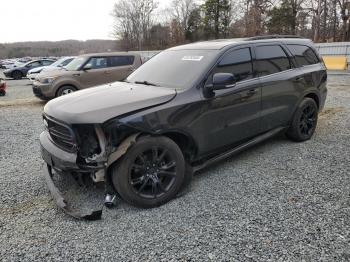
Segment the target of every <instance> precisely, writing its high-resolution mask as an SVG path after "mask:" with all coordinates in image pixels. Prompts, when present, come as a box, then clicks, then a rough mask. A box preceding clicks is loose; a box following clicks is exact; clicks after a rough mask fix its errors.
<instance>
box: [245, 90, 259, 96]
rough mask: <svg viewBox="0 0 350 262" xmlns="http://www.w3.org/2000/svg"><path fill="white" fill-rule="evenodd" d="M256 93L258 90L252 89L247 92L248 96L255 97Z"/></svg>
mask: <svg viewBox="0 0 350 262" xmlns="http://www.w3.org/2000/svg"><path fill="white" fill-rule="evenodd" d="M256 93H258V90H257V89H251V90H249V91H248V92H247V96H253V95H255V94H256Z"/></svg>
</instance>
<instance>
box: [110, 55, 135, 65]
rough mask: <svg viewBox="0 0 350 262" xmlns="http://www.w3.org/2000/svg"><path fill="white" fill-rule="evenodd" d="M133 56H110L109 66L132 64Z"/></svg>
mask: <svg viewBox="0 0 350 262" xmlns="http://www.w3.org/2000/svg"><path fill="white" fill-rule="evenodd" d="M134 59H135V57H134V56H111V57H110V58H109V61H110V66H111V67H116V66H127V65H132V64H134Z"/></svg>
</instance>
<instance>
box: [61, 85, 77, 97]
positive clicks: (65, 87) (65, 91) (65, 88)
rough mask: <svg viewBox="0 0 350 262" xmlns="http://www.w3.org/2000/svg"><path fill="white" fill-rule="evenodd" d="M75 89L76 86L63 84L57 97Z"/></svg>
mask: <svg viewBox="0 0 350 262" xmlns="http://www.w3.org/2000/svg"><path fill="white" fill-rule="evenodd" d="M75 91H77V89H76V88H75V87H74V86H61V87H60V88H59V89H58V91H57V93H56V97H58V96H64V95H68V94H70V93H73V92H75Z"/></svg>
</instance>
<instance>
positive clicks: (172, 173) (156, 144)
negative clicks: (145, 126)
mask: <svg viewBox="0 0 350 262" xmlns="http://www.w3.org/2000/svg"><path fill="white" fill-rule="evenodd" d="M184 177H185V160H184V157H183V154H182V152H181V150H180V148H179V147H178V145H177V144H176V143H175V142H174V141H172V140H171V139H169V138H167V137H141V138H140V139H139V140H138V141H137V142H136V143H135V144H134V145H133V146H132V147H131V148H130V149H129V150H128V151H127V152H126V154H125V155H124V157H123V158H122V159H121V160H119V161H118V163H117V164H116V165H115V166H114V169H113V172H112V182H113V185H114V187H115V188H116V190H117V191H118V193H119V194H120V196H121V197H122V198H123V199H124V200H125V201H126V202H128V203H129V204H132V205H135V206H138V207H142V208H152V207H156V206H160V205H162V204H164V203H166V202H168V201H169V200H171V199H172V198H174V197H175V196H176V194H177V193H178V192H179V190H180V189H181V186H182V185H183V181H184Z"/></svg>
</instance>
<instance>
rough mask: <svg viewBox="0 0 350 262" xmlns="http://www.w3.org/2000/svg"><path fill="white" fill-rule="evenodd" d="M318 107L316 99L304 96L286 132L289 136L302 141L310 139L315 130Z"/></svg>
mask: <svg viewBox="0 0 350 262" xmlns="http://www.w3.org/2000/svg"><path fill="white" fill-rule="evenodd" d="M317 118H318V107H317V104H316V102H315V100H313V99H311V98H304V100H303V101H302V102H301V103H300V105H299V106H298V108H297V110H296V111H295V113H294V116H293V119H292V124H291V126H290V127H289V129H288V130H287V132H286V135H287V137H288V138H290V139H291V140H293V141H297V142H302V141H306V140H308V139H310V138H311V137H312V135H313V134H314V132H315V129H316V125H317Z"/></svg>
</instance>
